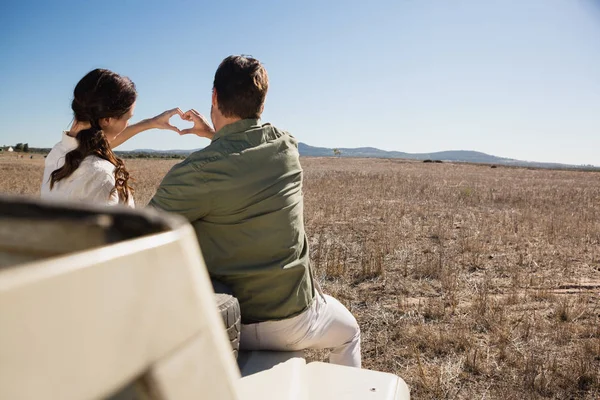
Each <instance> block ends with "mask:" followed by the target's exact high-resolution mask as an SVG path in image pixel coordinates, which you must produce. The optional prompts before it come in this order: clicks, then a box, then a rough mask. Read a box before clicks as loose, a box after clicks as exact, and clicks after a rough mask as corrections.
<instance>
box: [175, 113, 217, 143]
mask: <svg viewBox="0 0 600 400" xmlns="http://www.w3.org/2000/svg"><path fill="white" fill-rule="evenodd" d="M181 119H183V120H185V121H190V122H193V123H194V126H193V127H192V128H189V129H182V130H181V132H180V134H181V135H187V134H189V133H193V134H194V135H198V136H200V137H205V138H208V139H212V138H213V136H215V130H214V129H213V127H212V126H210V124H209V122H208V121H207V120H206V118H204V116H203V115H202V114H200V113H199V112H198V111H196V110H194V109H191V110H189V111H186V112H185V113H184V114H183V115H182V116H181Z"/></svg>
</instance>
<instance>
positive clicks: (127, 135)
mask: <svg viewBox="0 0 600 400" xmlns="http://www.w3.org/2000/svg"><path fill="white" fill-rule="evenodd" d="M176 114H179V116H180V117H183V111H181V110H180V109H179V108H173V109H172V110H168V111H165V112H164V113H162V114H159V115H157V116H156V117H154V118H149V119H144V120H142V121H140V122H138V123H137V124H133V125H130V126H128V127H127V128H125V130H124V131H123V132H121V133H120V134H119V135H117V137H115V138H114V139H113V140H112V142H110V147H112V148H113V149H114V148H116V147H118V146H120V145H122V144H123V143H125V142H126V141H128V140H129V139H131V138H132V137H134V136H135V135H137V134H138V133H140V132H144V131H147V130H148V129H169V130H171V131H175V132H177V133H179V134H181V131H180V130H179V128H177V127H176V126H173V125H171V124H170V123H169V119H171V117H172V116H174V115H176Z"/></svg>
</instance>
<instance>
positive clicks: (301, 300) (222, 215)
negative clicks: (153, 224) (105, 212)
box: [150, 119, 315, 323]
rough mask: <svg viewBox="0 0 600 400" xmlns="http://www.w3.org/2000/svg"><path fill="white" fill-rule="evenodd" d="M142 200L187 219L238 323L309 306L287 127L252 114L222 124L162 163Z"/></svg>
mask: <svg viewBox="0 0 600 400" xmlns="http://www.w3.org/2000/svg"><path fill="white" fill-rule="evenodd" d="M150 205H151V206H153V207H156V208H159V209H163V210H165V211H168V212H174V213H177V214H181V215H183V216H184V217H186V218H187V219H188V220H189V221H190V222H191V224H192V225H193V227H194V229H195V230H196V234H197V236H198V241H199V243H200V248H201V250H202V254H203V255H204V260H205V262H206V265H207V267H208V271H209V273H210V275H211V277H213V278H216V279H217V280H220V281H221V282H223V283H224V284H226V285H228V286H229V287H230V288H231V289H232V290H233V294H234V295H235V296H236V297H237V298H238V300H239V302H240V306H241V311H242V321H243V322H244V323H254V322H261V321H269V320H279V319H285V318H289V317H292V316H295V315H297V314H299V313H301V312H302V311H304V310H305V309H307V308H308V307H309V306H310V304H311V302H312V300H313V298H314V295H315V293H314V288H313V280H312V276H311V271H310V264H309V253H308V242H307V239H306V234H305V232H304V220H303V218H304V216H303V198H302V168H301V166H300V160H299V153H298V142H297V141H296V139H294V138H293V137H292V136H291V135H289V134H288V133H287V132H283V131H280V130H279V129H277V128H275V127H274V126H272V125H270V124H263V125H261V124H260V121H259V120H256V119H246V120H242V121H238V122H236V123H233V124H230V125H227V126H225V127H223V128H222V129H220V130H219V131H218V132H217V133H216V134H215V136H214V138H213V140H212V142H211V143H210V145H209V146H207V147H206V148H204V149H202V150H200V151H197V152H195V153H193V154H191V155H190V156H189V157H188V158H187V159H185V160H184V161H183V162H182V163H180V164H177V165H175V166H174V167H173V168H172V169H171V170H170V171H169V173H168V174H167V175H166V176H165V178H164V179H163V181H162V183H161V184H160V186H159V188H158V190H157V191H156V194H155V195H154V197H153V198H152V200H151V201H150Z"/></svg>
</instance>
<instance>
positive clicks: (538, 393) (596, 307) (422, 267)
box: [0, 154, 600, 399]
mask: <svg viewBox="0 0 600 400" xmlns="http://www.w3.org/2000/svg"><path fill="white" fill-rule="evenodd" d="M34 157H37V158H34V159H29V158H28V156H27V158H23V159H20V158H17V157H16V155H15V154H10V155H8V154H4V155H1V156H0V193H13V194H22V195H30V196H36V195H38V193H39V184H40V181H41V176H42V170H43V158H41V156H34ZM176 162H177V161H176V160H127V165H128V167H129V169H130V172H131V174H132V176H134V177H135V178H136V181H135V183H134V185H135V187H136V201H137V204H138V206H143V205H145V204H146V203H147V202H148V200H149V199H150V197H151V196H152V194H153V192H154V190H155V187H156V186H157V184H158V183H159V182H160V180H161V178H162V176H163V175H164V174H165V173H166V172H167V171H168V169H169V168H170V167H171V166H172V165H173V164H174V163H176ZM302 162H303V166H304V169H305V182H304V192H305V219H306V228H307V232H308V236H309V241H310V245H311V259H312V262H313V267H314V269H315V275H316V277H317V278H318V279H319V281H320V282H321V283H322V286H323V288H324V290H325V291H326V292H328V293H330V294H332V295H333V296H336V297H337V298H339V299H340V300H341V301H342V302H343V303H344V304H346V306H347V307H348V308H349V309H350V310H351V311H352V312H353V313H354V315H356V317H357V319H358V322H359V324H360V326H361V329H362V335H363V360H364V367H365V368H371V369H378V370H383V371H388V372H393V373H396V374H398V375H400V376H401V377H403V378H404V379H405V380H406V382H407V383H408V385H409V386H410V388H411V392H412V396H413V398H415V399H454V398H459V399H475V398H476V399H499V398H501V399H546V398H548V399H571V398H573V399H574V398H577V399H579V398H581V399H597V398H600V173H595V172H576V171H555V170H534V169H525V168H505V167H498V168H490V166H482V165H466V164H452V163H443V164H434V163H431V164H424V163H419V162H408V161H401V160H379V159H347V158H304V159H302ZM309 358H311V359H323V358H325V353H324V352H311V353H310V354H309Z"/></svg>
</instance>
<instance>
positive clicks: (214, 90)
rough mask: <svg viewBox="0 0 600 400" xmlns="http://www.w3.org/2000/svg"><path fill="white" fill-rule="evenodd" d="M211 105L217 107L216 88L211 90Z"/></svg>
mask: <svg viewBox="0 0 600 400" xmlns="http://www.w3.org/2000/svg"><path fill="white" fill-rule="evenodd" d="M212 106H213V107H217V90H216V89H215V88H213V90H212Z"/></svg>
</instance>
